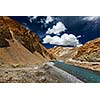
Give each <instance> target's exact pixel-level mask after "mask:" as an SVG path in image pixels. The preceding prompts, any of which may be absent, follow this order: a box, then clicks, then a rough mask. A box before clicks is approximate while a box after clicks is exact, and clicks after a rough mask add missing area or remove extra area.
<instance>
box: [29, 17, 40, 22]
mask: <svg viewBox="0 0 100 100" xmlns="http://www.w3.org/2000/svg"><path fill="white" fill-rule="evenodd" d="M37 17H38V16H28V18H29V21H30V22H31V23H32V21H33V20H34V19H36V18H37Z"/></svg>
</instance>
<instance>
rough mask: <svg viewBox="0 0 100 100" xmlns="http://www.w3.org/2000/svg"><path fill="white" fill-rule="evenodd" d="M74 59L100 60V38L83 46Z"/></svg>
mask: <svg viewBox="0 0 100 100" xmlns="http://www.w3.org/2000/svg"><path fill="white" fill-rule="evenodd" d="M74 59H75V60H80V61H88V62H100V38H96V39H94V40H92V41H89V42H87V43H86V44H84V45H83V46H81V47H80V48H79V49H78V53H77V54H76V55H75V57H74Z"/></svg>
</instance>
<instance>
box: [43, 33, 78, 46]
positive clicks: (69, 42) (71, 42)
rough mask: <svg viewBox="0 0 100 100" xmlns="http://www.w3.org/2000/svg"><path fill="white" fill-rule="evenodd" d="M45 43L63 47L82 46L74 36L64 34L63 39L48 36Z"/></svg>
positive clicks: (44, 40)
mask: <svg viewBox="0 0 100 100" xmlns="http://www.w3.org/2000/svg"><path fill="white" fill-rule="evenodd" d="M43 43H44V44H45V43H49V44H53V45H63V46H77V45H80V43H79V40H78V39H77V37H76V36H75V35H73V34H66V33H64V34H63V35H62V36H61V37H59V36H53V37H51V36H50V35H46V37H45V38H44V39H43Z"/></svg>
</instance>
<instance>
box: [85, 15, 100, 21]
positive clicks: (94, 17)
mask: <svg viewBox="0 0 100 100" xmlns="http://www.w3.org/2000/svg"><path fill="white" fill-rule="evenodd" d="M98 18H100V16H87V17H84V18H83V20H88V21H94V20H96V19H98Z"/></svg>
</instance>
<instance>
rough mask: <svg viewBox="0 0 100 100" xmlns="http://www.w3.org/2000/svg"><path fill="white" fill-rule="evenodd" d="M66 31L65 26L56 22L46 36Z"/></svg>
mask: <svg viewBox="0 0 100 100" xmlns="http://www.w3.org/2000/svg"><path fill="white" fill-rule="evenodd" d="M65 30H66V27H65V25H64V24H63V23H62V22H58V23H57V24H56V25H54V26H53V28H52V29H50V28H48V30H47V32H46V34H58V35H59V33H60V32H63V31H65Z"/></svg>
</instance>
